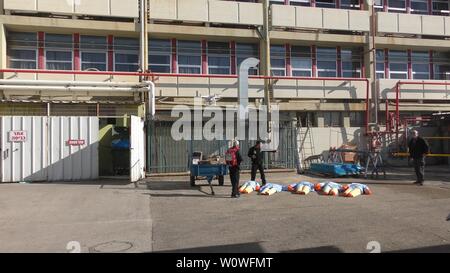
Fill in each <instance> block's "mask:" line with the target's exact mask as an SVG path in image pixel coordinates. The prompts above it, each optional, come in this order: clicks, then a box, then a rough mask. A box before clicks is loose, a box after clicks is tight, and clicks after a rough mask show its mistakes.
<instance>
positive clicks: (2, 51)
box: [0, 24, 7, 68]
mask: <svg viewBox="0 0 450 273" xmlns="http://www.w3.org/2000/svg"><path fill="white" fill-rule="evenodd" d="M6 55H7V53H6V30H5V25H3V24H0V67H1V68H6V66H7V64H6V59H7V58H6Z"/></svg>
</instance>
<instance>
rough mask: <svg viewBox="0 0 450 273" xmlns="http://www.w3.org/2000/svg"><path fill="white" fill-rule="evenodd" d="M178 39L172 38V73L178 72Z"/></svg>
mask: <svg viewBox="0 0 450 273" xmlns="http://www.w3.org/2000/svg"><path fill="white" fill-rule="evenodd" d="M177 58H178V55H177V39H175V38H174V39H172V73H173V74H177V73H178V59H177Z"/></svg>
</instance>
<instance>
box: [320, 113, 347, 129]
mask: <svg viewBox="0 0 450 273" xmlns="http://www.w3.org/2000/svg"><path fill="white" fill-rule="evenodd" d="M323 117H324V126H325V127H342V126H343V124H344V122H343V118H342V113H341V112H324V113H323Z"/></svg>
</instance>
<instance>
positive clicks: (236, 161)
mask: <svg viewBox="0 0 450 273" xmlns="http://www.w3.org/2000/svg"><path fill="white" fill-rule="evenodd" d="M228 146H229V147H230V148H229V149H228V151H227V152H226V154H225V159H226V161H227V165H228V167H229V169H230V180H231V188H232V189H231V198H239V197H240V193H239V176H240V169H241V162H242V156H241V154H240V152H239V150H240V148H239V141H237V140H232V141H230V143H229V145H228Z"/></svg>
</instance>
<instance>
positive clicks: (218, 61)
mask: <svg viewBox="0 0 450 273" xmlns="http://www.w3.org/2000/svg"><path fill="white" fill-rule="evenodd" d="M208 64H209V65H210V66H226V67H229V66H230V59H229V58H227V57H208Z"/></svg>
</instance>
